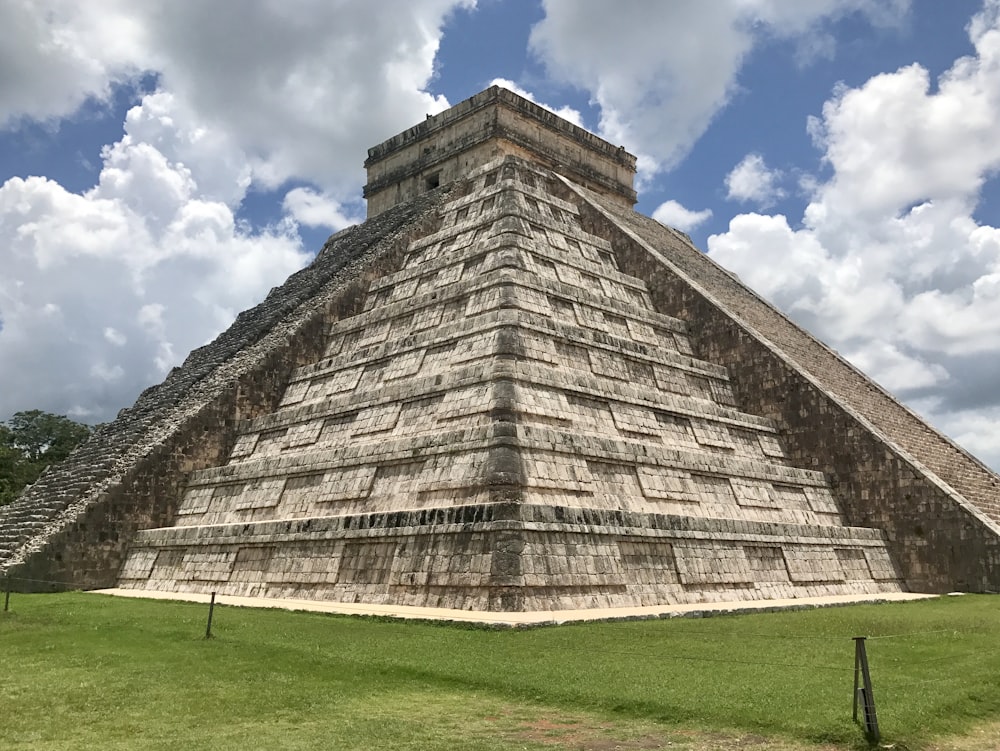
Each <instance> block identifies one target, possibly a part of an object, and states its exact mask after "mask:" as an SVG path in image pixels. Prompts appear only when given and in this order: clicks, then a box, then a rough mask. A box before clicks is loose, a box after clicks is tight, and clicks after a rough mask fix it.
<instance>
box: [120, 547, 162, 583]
mask: <svg viewBox="0 0 1000 751" xmlns="http://www.w3.org/2000/svg"><path fill="white" fill-rule="evenodd" d="M157 556H158V552H157V551H156V550H142V549H140V550H133V551H131V552H130V553H129V556H128V558H126V559H125V563H124V564H123V565H122V569H121V573H120V574H119V576H120V577H121V578H123V579H148V578H149V575H150V574H151V573H153V566H154V565H155V564H156V558H157Z"/></svg>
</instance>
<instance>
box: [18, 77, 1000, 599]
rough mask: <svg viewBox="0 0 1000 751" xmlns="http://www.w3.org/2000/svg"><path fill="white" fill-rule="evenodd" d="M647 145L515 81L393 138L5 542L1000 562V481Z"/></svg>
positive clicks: (686, 569)
mask: <svg viewBox="0 0 1000 751" xmlns="http://www.w3.org/2000/svg"><path fill="white" fill-rule="evenodd" d="M634 165H635V161H634V158H633V157H632V156H631V155H629V154H627V153H626V152H625V151H624V150H622V149H620V148H616V147H614V146H612V145H611V144H608V143H606V142H604V141H602V140H601V139H599V138H597V137H596V136H593V135H592V134H589V133H587V132H586V131H583V130H581V129H579V128H577V127H575V126H573V125H571V124H569V123H567V122H565V121H563V120H561V119H559V118H558V117H556V116H555V115H553V114H552V113H549V112H547V111H546V110H543V109H541V108H539V107H537V106H535V105H533V104H532V103H530V102H528V101H526V100H524V99H522V98H520V97H518V96H516V95H514V94H512V93H511V92H508V91H505V90H502V89H498V88H493V89H489V90H487V91H485V92H483V93H481V94H479V95H477V96H475V97H473V98H472V99H469V100H467V101H466V102H463V103H461V104H459V105H457V106H456V107H454V108H452V109H451V110H449V111H447V112H445V113H442V114H440V115H437V116H434V117H429V118H428V119H427V121H425V122H424V123H421V124H420V125H418V126H416V127H414V128H411V129H410V130H408V131H406V132H404V133H402V134H400V135H399V136H396V137H395V138H393V139H390V140H389V141H386V142H384V143H383V144H380V145H379V146H377V147H375V148H373V149H371V150H370V152H369V159H368V161H367V162H366V166H367V167H368V171H369V184H368V186H367V187H366V195H367V197H368V201H369V220H368V221H367V222H365V224H363V225H361V226H360V227H357V228H352V229H350V230H346V231H344V232H342V233H339V234H338V235H335V236H334V237H332V238H331V240H330V241H329V242H328V243H327V245H326V246H325V247H324V249H323V251H322V252H321V253H320V255H319V256H318V257H317V260H316V262H315V263H314V264H313V266H312V267H310V268H309V269H307V270H305V271H303V272H300V274H298V275H295V276H293V277H292V278H291V279H290V280H289V282H288V283H286V285H284V286H283V287H282V288H279V289H278V290H275V291H273V292H272V295H271V296H269V298H268V300H267V301H265V302H264V303H263V304H262V305H261V306H259V307H258V308H257V309H255V310H253V311H249V312H248V313H246V314H243V315H241V316H240V318H239V319H238V320H237V322H236V324H234V327H233V329H231V330H230V331H229V332H227V333H226V334H224V335H223V336H222V337H220V339H219V340H217V341H216V342H214V343H213V344H212V345H209V346H208V347H206V348H203V349H202V350H199V351H196V352H195V353H192V356H191V357H190V358H189V359H188V361H186V362H185V364H184V365H183V366H182V367H181V368H180V369H178V370H177V371H176V372H175V373H173V374H171V376H170V377H169V378H168V379H167V381H166V382H165V383H164V384H163V385H161V386H160V387H158V388H156V389H152V390H150V391H149V392H147V393H146V394H144V395H143V397H141V398H140V400H139V402H138V403H137V405H136V407H135V408H133V410H130V411H127V412H126V413H124V414H123V415H121V416H120V417H119V419H118V420H116V421H115V423H114V424H112V425H111V426H109V427H108V428H107V429H105V430H104V431H102V432H101V433H99V434H98V435H97V436H95V438H94V440H93V441H92V442H91V444H92V445H89V446H85V447H83V449H82V450H81V452H80V456H78V457H74V460H75V464H74V460H71V461H70V462H69V465H68V467H65V468H62V469H59V470H56V471H55V472H53V473H50V475H47V476H46V477H43V478H42V480H41V481H40V482H39V483H38V484H36V486H34V487H33V488H31V489H30V490H29V491H28V492H27V493H26V495H25V497H24V498H22V499H21V500H20V501H19V502H18V503H17V504H15V505H14V506H13V507H10V508H9V509H0V530H4V529H6V530H7V531H6V532H3V531H0V544H3V542H4V541H5V540H14V539H15V538H16V542H15V543H14V544H9V543H8V549H9V550H10V551H11V552H10V553H9V554H8V557H7V566H8V567H10V568H12V570H13V567H14V566H16V567H17V568H16V570H17V571H20V572H22V573H21V575H22V576H23V577H25V578H37V579H39V580H42V579H45V580H61V581H70V582H75V583H78V584H81V585H83V586H109V585H111V584H114V583H117V585H118V586H121V587H128V588H135V589H148V590H172V591H193V592H208V591H216V592H220V593H227V594H234V595H253V596H265V597H295V598H315V599H324V600H334V601H341V602H370V603H391V604H400V605H423V606H432V607H449V608H461V609H474V610H495V611H515V610H517V611H523V610H528V611H530V610H554V609H570V608H572V609H578V608H588V607H617V606H635V605H659V604H668V603H692V602H704V601H724V600H742V599H770V598H787V597H803V596H815V595H827V594H861V593H865V594H869V593H879V592H894V591H900V590H905V589H907V588H911V589H917V590H921V591H942V590H951V589H971V590H989V589H996V588H997V586H998V584H1000V524H998V518H1000V504H998V488H1000V478H997V476H996V475H994V474H993V473H991V472H990V471H989V470H988V469H986V468H985V467H984V466H983V465H982V464H980V463H979V462H977V461H976V460H975V459H974V458H972V457H971V456H969V455H968V454H966V453H965V452H964V451H962V450H961V449H960V448H959V447H957V446H955V445H954V444H952V443H951V442H950V441H948V440H947V439H946V438H944V437H942V436H941V435H939V434H937V433H936V432H935V431H933V430H932V429H931V428H929V427H927V426H926V425H925V424H924V423H922V421H920V419H919V418H918V417H917V416H916V415H914V414H913V413H912V412H910V411H908V410H907V409H906V408H905V407H903V406H902V405H900V404H899V403H898V402H896V401H895V400H894V399H892V397H891V396H889V395H888V394H887V393H886V392H885V391H883V390H882V389H880V388H879V387H878V386H876V385H875V384H873V383H871V382H870V381H869V380H868V379H867V378H865V377H864V376H863V375H862V374H861V373H859V372H858V371H857V370H855V369H854V368H852V367H851V366H850V365H848V364H847V363H846V362H845V361H843V360H842V359H840V358H839V357H838V356H837V355H836V354H835V353H834V352H832V351H831V350H829V349H827V348H826V347H824V346H823V345H821V344H820V343H818V342H817V341H816V340H814V339H812V338H811V337H810V336H809V335H808V334H806V333H805V332H804V331H802V330H801V329H799V328H798V327H796V326H795V325H794V324H792V323H791V322H790V321H788V319H786V318H785V317H784V316H782V315H781V314H780V313H778V312H777V311H776V310H775V309H773V308H772V307H771V306H769V305H768V304H767V303H765V302H764V301H762V300H761V299H760V298H758V297H757V296H755V295H754V294H753V293H752V292H750V291H749V290H747V289H746V288H745V287H743V286H742V285H741V284H740V283H739V281H738V280H737V279H736V278H735V277H733V276H732V275H730V274H728V273H727V272H725V271H724V270H722V269H721V268H719V267H718V266H716V265H715V264H713V263H712V262H711V261H710V260H709V259H707V258H706V257H705V256H704V255H703V254H701V253H700V252H698V251H697V249H695V248H693V246H691V244H690V241H689V240H688V238H687V237H686V236H685V235H683V234H682V233H679V232H677V231H675V230H672V229H670V228H667V227H663V226H661V225H659V224H657V223H656V222H654V221H653V220H650V219H648V218H646V217H642V216H640V215H638V214H636V213H635V212H633V211H632V210H631V206H632V204H633V202H634V200H635V193H634V191H633V190H632V177H633V174H634ZM87 456H92V457H97V456H107V457H108V459H106V460H105V461H106V462H107V466H106V468H105V467H103V466H102V468H101V469H100V470H99V471H93V472H92V473H91V475H90V476H87V477H84V478H83V479H81V478H80V474H81V472H80V471H79V469H80V466H81V465H83V464H85V463H86V459H85V457H87ZM74 467H76V468H77V469H76V470H74ZM74 471H75V472H76V474H74ZM74 483H75V484H74ZM60 492H61V493H62V495H59V493H60ZM32 513H34V516H35V517H36V518H34V519H32V518H31V516H32ZM32 525H34V528H32ZM25 530H27V533H26V532H25ZM4 534H6V537H4V536H3V535H4ZM2 552H3V548H0V554H2ZM0 560H2V558H0Z"/></svg>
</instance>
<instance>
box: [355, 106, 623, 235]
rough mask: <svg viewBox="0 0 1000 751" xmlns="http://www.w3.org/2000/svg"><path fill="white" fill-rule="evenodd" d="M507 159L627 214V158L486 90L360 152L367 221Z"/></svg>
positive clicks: (538, 110) (619, 149) (540, 111)
mask: <svg viewBox="0 0 1000 751" xmlns="http://www.w3.org/2000/svg"><path fill="white" fill-rule="evenodd" d="M506 155H512V156H519V157H523V158H525V159H528V160H529V161H532V162H535V163H536V164H539V165H541V166H544V167H548V168H558V170H559V172H560V173H561V174H563V175H565V176H566V177H568V178H569V179H571V180H573V181H574V182H575V183H578V184H580V185H583V186H584V187H587V188H590V189H591V190H593V191H596V192H597V193H600V194H601V195H603V196H607V197H609V198H611V199H613V200H614V201H616V202H618V203H621V204H622V205H624V206H626V207H629V208H631V207H632V206H633V205H634V204H635V201H636V194H635V189H634V188H633V187H632V182H633V178H634V177H635V157H634V156H633V155H632V154H629V153H628V152H627V151H625V147H624V146H614V145H612V144H610V143H608V142H607V141H605V140H604V139H602V138H599V137H598V136H595V135H594V134H593V133H589V132H588V131H586V130H584V129H583V128H580V127H578V126H576V125H573V123H571V122H568V121H566V120H564V119H562V118H561V117H559V116H558V115H556V114H555V113H553V112H550V111H549V110H547V109H545V108H543V107H539V106H538V105H537V104H535V103H534V102H530V101H528V100H527V99H525V98H524V97H521V96H518V95H517V94H515V93H514V92H512V91H508V90H507V89H502V88H500V87H499V86H492V87H490V88H489V89H487V90H486V91H482V92H480V93H479V94H476V95H475V96H474V97H471V98H469V99H466V100H465V101H464V102H460V103H458V104H456V105H455V106H454V107H452V108H451V109H448V110H445V111H444V112H442V113H440V114H437V115H428V116H427V119H426V120H424V122H422V123H420V124H419V125H414V126H413V127H412V128H410V129H408V130H405V131H403V132H402V133H400V134H398V135H395V136H393V137H392V138H390V139H388V140H386V141H383V142H382V143H380V144H379V145H378V146H373V147H372V148H370V149H368V159H367V160H366V161H365V169H367V170H368V184H367V185H365V189H364V195H365V198H367V199H368V216H369V218H370V217H373V216H377V215H378V214H381V213H382V212H383V211H385V210H386V209H388V208H391V207H392V206H395V205H397V204H400V203H403V202H404V201H408V200H410V199H412V198H414V197H415V196H418V195H420V194H421V193H425V192H426V191H428V190H432V189H434V188H436V187H438V186H439V185H444V184H445V183H449V182H452V181H453V180H455V179H457V178H459V177H462V176H465V175H468V174H470V173H471V172H472V171H473V170H475V169H476V168H477V167H481V166H482V165H484V164H487V163H489V162H492V161H494V160H495V159H497V158H498V157H502V156H506Z"/></svg>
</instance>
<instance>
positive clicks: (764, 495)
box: [729, 477, 782, 509]
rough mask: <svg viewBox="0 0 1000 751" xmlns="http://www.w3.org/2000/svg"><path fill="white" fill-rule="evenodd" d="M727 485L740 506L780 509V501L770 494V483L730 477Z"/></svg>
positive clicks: (771, 488)
mask: <svg viewBox="0 0 1000 751" xmlns="http://www.w3.org/2000/svg"><path fill="white" fill-rule="evenodd" d="M729 484H730V486H731V487H732V489H733V493H734V495H735V496H736V502H737V503H738V504H739V505H740V506H754V507H759V508H773V509H780V508H782V504H781V499H780V498H779V497H776V496H775V494H773V493H772V490H773V487H772V486H771V484H770V483H767V482H763V481H761V480H754V479H750V478H747V477H731V478H730V479H729Z"/></svg>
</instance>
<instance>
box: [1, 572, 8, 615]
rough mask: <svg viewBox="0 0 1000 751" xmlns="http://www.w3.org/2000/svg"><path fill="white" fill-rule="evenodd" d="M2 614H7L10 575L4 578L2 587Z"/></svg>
mask: <svg viewBox="0 0 1000 751" xmlns="http://www.w3.org/2000/svg"><path fill="white" fill-rule="evenodd" d="M3 590H4V591H3V612H5V613H6V612H7V610H8V609H9V608H10V574H9V573H8V574H7V576H5V577H4V587H3Z"/></svg>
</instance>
